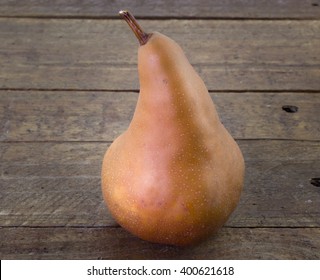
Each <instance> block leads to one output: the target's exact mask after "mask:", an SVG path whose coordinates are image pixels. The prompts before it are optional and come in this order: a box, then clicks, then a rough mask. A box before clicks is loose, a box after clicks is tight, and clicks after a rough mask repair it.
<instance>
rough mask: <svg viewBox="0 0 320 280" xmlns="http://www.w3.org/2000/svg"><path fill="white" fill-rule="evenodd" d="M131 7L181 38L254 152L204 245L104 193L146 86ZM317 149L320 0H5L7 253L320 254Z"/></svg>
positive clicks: (1, 204)
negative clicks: (103, 175) (183, 242)
mask: <svg viewBox="0 0 320 280" xmlns="http://www.w3.org/2000/svg"><path fill="white" fill-rule="evenodd" d="M124 8H127V9H130V10H131V11H132V12H133V14H135V15H136V17H137V18H138V19H140V23H141V25H142V26H143V27H144V28H145V29H146V30H148V31H153V30H157V31H160V32H163V33H165V34H167V35H168V36H170V37H172V38H174V39H175V40H176V41H177V42H178V43H179V44H180V45H181V46H182V48H183V49H184V50H185V52H186V54H187V56H188V57H189V59H190V61H191V63H192V64H193V65H194V67H195V68H196V69H197V70H198V72H199V73H200V75H201V76H202V78H203V79H204V81H205V83H206V84H207V86H208V89H209V91H210V94H211V95H212V98H213V99H214V101H215V103H216V105H217V109H218V111H219V114H220V117H221V120H222V122H223V123H224V124H225V126H226V127H227V128H228V130H229V131H230V132H231V134H232V135H233V136H234V137H235V139H236V140H237V142H238V143H239V145H240V147H241V149H242V151H243V154H244V157H245V161H246V168H247V169H246V180H245V187H244V192H243V195H242V198H241V202H240V204H239V206H238V208H237V209H236V211H235V212H234V214H233V215H232V217H231V218H230V220H229V221H228V222H227V224H226V225H225V226H224V228H223V229H222V230H221V231H220V232H219V233H218V234H216V235H214V236H212V238H210V239H209V240H207V241H205V242H203V243H201V244H199V245H197V246H193V247H188V248H176V247H173V246H164V245H158V244H151V243H148V242H144V241H141V240H139V239H138V238H135V237H133V236H132V235H131V234H129V233H127V232H126V231H124V230H123V229H122V228H120V227H119V226H118V225H117V224H116V223H115V222H114V220H113V219H112V217H111V216H110V215H109V214H108V212H107V209H106V208H105V205H104V203H103V201H102V196H101V191H100V166H101V161H102V157H103V154H104V152H105V150H106V149H107V148H108V146H109V145H110V143H112V141H113V139H114V138H115V137H116V136H117V135H119V134H120V133H121V132H123V131H124V130H125V129H126V127H127V126H128V124H129V122H130V119H131V117H132V114H133V112H134V108H135V103H136V101H137V96H138V92H139V84H138V76H137V47H138V44H137V41H136V39H135V38H134V35H133V34H132V33H131V31H130V29H129V28H128V26H127V25H126V23H125V22H124V21H123V20H121V19H120V18H119V16H118V11H119V10H120V9H124ZM287 105H288V106H289V108H287V109H286V107H284V108H283V106H287ZM290 106H291V107H290ZM292 106H295V107H292ZM284 109H286V110H284ZM288 111H289V112H288ZM290 111H293V112H290ZM319 159H320V0H304V1H300V0H286V1H280V0H278V1H277V0H268V1H267V0H261V1H253V0H239V1H236V0H228V1H226V0H217V1H182V0H177V1H165V0H160V1H142V0H141V1H129V0H128V1H126V0H121V1H103V0H90V1H81V0H72V1H62V0H55V1H49V0H48V1H42V0H32V1H31V0H30V1H22V0H21V1H18V0H16V1H9V0H0V176H1V177H0V258H1V259H319V258H320V187H319V186H320V182H319V181H320V179H317V178H319V177H320V160H319Z"/></svg>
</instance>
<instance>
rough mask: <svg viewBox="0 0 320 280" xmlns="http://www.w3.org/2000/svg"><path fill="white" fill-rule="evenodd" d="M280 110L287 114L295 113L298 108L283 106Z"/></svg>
mask: <svg viewBox="0 0 320 280" xmlns="http://www.w3.org/2000/svg"><path fill="white" fill-rule="evenodd" d="M282 110H284V111H286V112H287V113H296V112H298V107H297V106H294V105H283V106H282Z"/></svg>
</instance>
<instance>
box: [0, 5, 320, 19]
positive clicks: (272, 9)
mask: <svg viewBox="0 0 320 280" xmlns="http://www.w3.org/2000/svg"><path fill="white" fill-rule="evenodd" d="M124 8H125V9H129V10H131V11H132V12H134V14H135V15H136V16H137V17H153V18H167V17H174V18H296V19H303V18H315V19H318V18H319V17H320V2H319V1H318V0H304V1H301V0H286V1H279V0H259V1H254V0H241V1H239V0H227V1H226V0H215V1H207V0H198V1H182V0H175V1H164V0H160V1H159V0H158V1H152V0H147V1H145V0H138V1H129V0H120V1H104V0H89V1H81V0H71V1H70V0H69V1H62V0H55V1H41V0H29V1H28V2H25V1H19V0H2V1H1V6H0V16H21V17H22V16H23V17H93V18H104V17H108V18H110V17H113V18H114V17H117V13H118V11H119V10H121V9H124Z"/></svg>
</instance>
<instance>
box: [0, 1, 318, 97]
mask: <svg viewBox="0 0 320 280" xmlns="http://www.w3.org/2000/svg"><path fill="white" fill-rule="evenodd" d="M48 3H49V2H48ZM319 9H320V8H319ZM141 25H142V26H144V27H145V29H147V30H150V31H152V30H158V31H160V32H163V33H165V34H167V35H168V36H170V37H172V38H174V39H175V40H176V41H177V42H178V43H179V44H180V45H181V46H182V48H183V49H184V50H185V52H186V54H187V56H188V57H189V59H190V62H191V63H192V64H193V65H194V67H195V68H196V69H197V70H198V72H199V73H200V75H201V76H202V77H203V79H204V81H205V83H206V84H207V87H208V88H209V90H287V91H289V90H295V91H296V90H310V91H317V90H319V78H320V68H319V65H320V61H319V57H320V21H316V20H306V21H292V20H283V21H265V20H260V21H259V20H258V21H252V20H242V21H235V20H196V21H193V20H192V21H190V20H179V21H177V20H141ZM0 50H1V51H0V69H1V70H0V89H6V88H21V89H26V88H27V89H30V88H31V89H32V88H34V89H81V90H83V89H95V90H97V89H103V90H138V88H139V85H138V75H137V69H136V63H137V57H136V54H137V41H136V39H135V38H134V35H133V34H132V32H131V31H130V30H129V28H128V27H127V26H126V24H125V23H124V22H123V21H121V20H90V19H87V20H78V19H73V20H71V19H45V20H44V19H16V18H10V19H8V18H5V19H4V18H2V19H0Z"/></svg>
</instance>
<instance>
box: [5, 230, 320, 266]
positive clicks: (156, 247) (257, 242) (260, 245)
mask: <svg viewBox="0 0 320 280" xmlns="http://www.w3.org/2000/svg"><path fill="white" fill-rule="evenodd" d="M319 234H320V229H319V228H313V229H303V228H292V229H288V228H282V229H279V228H266V229H261V228H252V229H248V228H238V229H237V228H223V229H222V230H221V231H220V232H218V233H217V234H216V235H214V236H212V237H211V238H210V239H209V240H207V241H205V242H203V243H201V244H199V245H197V246H192V247H187V248H178V247H174V246H165V245H160V244H152V243H149V242H145V241H142V240H140V239H138V238H135V237H133V236H132V235H131V234H129V233H127V232H125V231H124V230H123V229H121V228H0V237H1V238H0V240H1V241H0V258H1V259H200V260H201V259H290V260H294V259H302V260H308V259H314V260H318V259H319V258H320V253H319V252H320V239H319V237H318V236H319Z"/></svg>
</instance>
